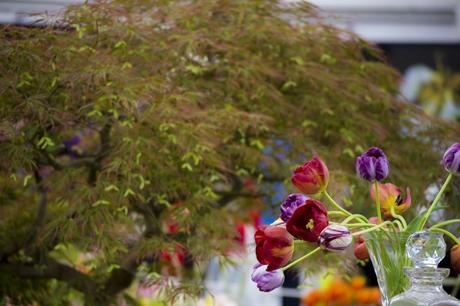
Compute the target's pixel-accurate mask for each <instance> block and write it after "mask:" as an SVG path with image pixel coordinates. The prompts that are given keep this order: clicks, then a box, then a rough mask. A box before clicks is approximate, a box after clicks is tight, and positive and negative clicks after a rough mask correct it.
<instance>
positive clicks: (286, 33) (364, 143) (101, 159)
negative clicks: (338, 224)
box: [0, 0, 460, 305]
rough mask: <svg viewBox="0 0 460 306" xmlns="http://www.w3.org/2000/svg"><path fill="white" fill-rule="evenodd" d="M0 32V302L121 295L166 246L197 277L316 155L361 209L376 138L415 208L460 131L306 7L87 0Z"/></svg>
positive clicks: (95, 300)
mask: <svg viewBox="0 0 460 306" xmlns="http://www.w3.org/2000/svg"><path fill="white" fill-rule="evenodd" d="M0 39H1V45H2V46H1V47H0V152H1V157H0V174H1V175H0V296H1V297H2V299H4V302H5V301H7V300H8V301H12V302H13V303H28V302H31V301H36V302H39V303H43V302H44V301H46V303H45V304H47V305H52V304H53V303H54V304H56V305H60V304H62V303H63V301H66V299H68V298H69V297H68V296H67V295H65V294H62V292H67V291H68V290H69V289H70V288H72V289H74V290H75V292H76V293H75V294H77V292H79V293H80V294H82V295H84V299H85V301H86V303H87V304H89V305H91V304H95V305H104V304H109V303H113V301H114V299H116V298H126V299H129V297H128V296H127V295H124V296H120V293H123V292H124V290H125V289H126V288H128V287H129V286H130V285H131V284H132V282H133V281H134V280H135V276H136V273H137V274H139V273H140V271H141V270H142V271H144V272H145V271H147V272H148V273H160V272H161V271H163V272H164V270H163V269H162V267H163V265H164V263H163V262H162V261H161V256H160V255H161V252H164V251H168V252H174V251H176V250H177V248H181V249H182V248H183V249H184V250H186V252H185V257H186V259H185V263H186V265H189V266H191V268H190V267H189V268H190V269H188V270H191V271H194V270H195V271H196V270H198V271H200V269H199V267H200V264H203V263H206V261H207V260H209V259H210V258H211V257H214V256H220V257H222V258H225V257H227V256H228V254H229V251H230V250H231V249H232V248H234V247H235V246H234V238H235V236H236V234H235V233H234V224H235V223H236V222H238V221H240V220H243V221H244V220H249V214H248V212H249V211H252V210H260V209H261V199H263V200H264V201H267V196H270V194H271V191H272V189H271V188H270V186H271V185H270V184H271V183H273V182H284V181H285V180H286V179H287V178H288V177H289V175H290V171H291V170H292V169H293V167H294V166H296V165H297V164H299V163H301V162H302V161H303V160H304V159H305V158H309V157H311V155H312V154H313V153H318V154H320V155H321V157H322V158H323V160H325V161H326V163H327V164H328V166H329V168H330V169H331V170H333V171H332V172H333V176H334V184H333V187H334V191H335V192H336V193H338V194H340V195H341V196H342V200H343V201H344V202H345V203H348V204H351V203H352V204H353V205H354V206H356V207H353V208H351V210H356V211H359V210H361V209H368V208H370V207H368V206H370V205H367V201H368V200H366V199H368V190H367V189H366V188H365V186H364V184H360V183H358V181H357V180H356V179H355V172H354V166H353V165H354V158H355V157H356V155H357V154H360V153H361V152H362V151H363V150H365V149H367V148H368V147H370V146H375V145H377V146H379V147H382V148H383V149H384V150H385V151H386V152H387V155H389V157H390V160H391V162H392V164H391V171H392V180H393V181H394V182H396V183H397V184H404V185H409V186H410V187H411V188H412V189H413V190H414V191H415V192H414V198H415V200H414V202H415V203H417V202H418V203H423V190H425V189H426V187H427V186H428V185H429V184H431V183H433V182H435V183H436V179H437V178H438V177H439V176H440V175H441V174H442V169H441V167H440V166H439V160H440V155H441V153H442V152H443V149H445V147H446V144H448V143H449V142H451V141H452V140H453V139H454V138H455V137H458V131H459V130H460V129H459V127H458V125H456V124H455V123H449V124H447V123H444V122H441V121H437V120H436V119H433V118H429V117H427V116H425V115H424V114H423V113H422V112H421V111H419V110H418V109H416V108H414V107H412V106H409V105H407V104H406V103H404V102H401V101H400V100H398V98H397V94H398V80H399V75H398V73H397V72H396V71H395V70H394V69H393V68H391V67H389V65H388V64H387V63H386V62H385V59H384V57H383V55H382V54H381V52H380V51H379V50H378V49H377V48H375V47H374V46H372V45H370V44H368V43H367V42H365V41H363V40H362V39H360V38H358V37H356V36H355V35H353V34H351V33H348V32H345V31H343V30H339V29H336V28H334V27H332V26H329V25H327V24H325V23H324V22H323V21H322V19H321V17H319V15H318V12H317V10H316V8H314V7H312V6H311V5H309V4H308V3H303V2H299V3H296V4H292V5H287V4H282V1H273V0H251V1H230V0H199V1H170V0H158V1H146V0H114V1H95V2H94V3H93V2H91V3H85V4H82V5H77V6H71V7H69V8H68V9H67V10H66V11H65V12H64V14H63V16H62V19H59V21H54V22H53V23H50V24H49V25H47V26H45V27H43V26H40V27H17V26H5V27H2V28H1V29H0ZM457 187H458V186H457ZM288 188H289V187H288ZM454 190H456V189H454ZM171 225H174V230H171ZM70 249H76V250H78V252H80V253H82V254H88V256H87V257H88V258H89V259H87V260H86V261H85V264H84V265H83V267H81V266H80V267H79V266H78V265H76V263H75V261H73V260H71V259H69V258H68V257H69V256H68V254H69V252H70V251H69V250H70ZM174 273H176V272H174ZM174 273H173V272H168V273H166V274H167V275H166V276H168V275H172V274H174ZM177 273H179V274H178V275H179V276H180V279H181V283H180V285H179V286H178V287H179V288H180V289H184V290H186V291H190V292H192V293H196V292H198V291H197V290H199V287H193V286H191V285H190V284H192V283H194V282H195V281H194V279H196V278H198V279H199V278H200V274H199V273H198V275H197V273H192V272H177ZM166 276H165V277H166ZM176 276H177V275H176ZM52 292H58V293H57V294H52ZM51 296H52V298H51Z"/></svg>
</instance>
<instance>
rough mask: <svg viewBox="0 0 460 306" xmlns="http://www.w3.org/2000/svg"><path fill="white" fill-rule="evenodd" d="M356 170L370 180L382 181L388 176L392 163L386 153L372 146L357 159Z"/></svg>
mask: <svg viewBox="0 0 460 306" xmlns="http://www.w3.org/2000/svg"><path fill="white" fill-rule="evenodd" d="M355 166H356V172H357V173H358V174H359V176H361V177H362V178H363V179H365V180H368V181H370V182H372V181H374V180H377V181H381V180H383V179H385V178H386V177H387V176H388V173H389V171H390V165H389V162H388V159H387V157H386V156H385V153H384V152H383V151H382V150H381V149H379V148H376V147H374V148H370V149H369V150H367V151H366V152H364V153H363V154H362V155H360V156H359V157H358V158H357V159H356V163H355Z"/></svg>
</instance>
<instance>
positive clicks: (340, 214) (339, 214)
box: [327, 210, 348, 216]
mask: <svg viewBox="0 0 460 306" xmlns="http://www.w3.org/2000/svg"><path fill="white" fill-rule="evenodd" d="M327 214H328V215H329V216H348V214H346V213H344V212H342V211H338V210H331V211H328V212H327Z"/></svg>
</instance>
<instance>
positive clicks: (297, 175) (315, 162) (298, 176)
mask: <svg viewBox="0 0 460 306" xmlns="http://www.w3.org/2000/svg"><path fill="white" fill-rule="evenodd" d="M291 182H292V184H294V186H296V187H297V189H299V190H300V191H301V192H303V193H305V194H317V193H320V192H322V191H324V190H326V187H327V184H328V183H329V170H328V169H327V166H326V164H325V163H324V162H323V161H322V160H321V159H320V158H319V157H318V156H315V157H313V159H311V160H309V161H307V162H306V163H305V164H303V165H302V166H300V167H297V169H295V170H294V174H293V175H292V177H291Z"/></svg>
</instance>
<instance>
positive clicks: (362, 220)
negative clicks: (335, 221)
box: [342, 214, 369, 224]
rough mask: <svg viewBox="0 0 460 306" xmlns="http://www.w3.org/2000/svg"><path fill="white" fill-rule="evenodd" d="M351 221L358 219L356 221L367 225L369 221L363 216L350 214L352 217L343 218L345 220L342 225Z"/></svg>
mask: <svg viewBox="0 0 460 306" xmlns="http://www.w3.org/2000/svg"><path fill="white" fill-rule="evenodd" d="M353 219H358V221H359V220H361V223H369V221H368V220H367V219H366V217H364V216H363V215H360V214H352V215H350V216H348V217H347V218H345V220H343V221H342V224H347V223H348V222H350V221H351V220H353Z"/></svg>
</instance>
